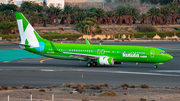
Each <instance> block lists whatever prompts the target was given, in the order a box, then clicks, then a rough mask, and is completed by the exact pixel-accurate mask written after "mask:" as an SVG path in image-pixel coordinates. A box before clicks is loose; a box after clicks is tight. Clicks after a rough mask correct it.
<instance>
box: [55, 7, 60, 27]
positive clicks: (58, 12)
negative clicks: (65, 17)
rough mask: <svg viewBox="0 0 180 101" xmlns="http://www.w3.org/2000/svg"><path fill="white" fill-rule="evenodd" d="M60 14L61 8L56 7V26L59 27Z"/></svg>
mask: <svg viewBox="0 0 180 101" xmlns="http://www.w3.org/2000/svg"><path fill="white" fill-rule="evenodd" d="M60 12H61V9H60V8H59V7H55V9H54V14H55V16H56V26H57V25H59V23H58V16H59V14H60Z"/></svg>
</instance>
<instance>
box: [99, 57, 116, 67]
mask: <svg viewBox="0 0 180 101" xmlns="http://www.w3.org/2000/svg"><path fill="white" fill-rule="evenodd" d="M97 64H98V65H114V59H113V58H109V57H99V58H97Z"/></svg>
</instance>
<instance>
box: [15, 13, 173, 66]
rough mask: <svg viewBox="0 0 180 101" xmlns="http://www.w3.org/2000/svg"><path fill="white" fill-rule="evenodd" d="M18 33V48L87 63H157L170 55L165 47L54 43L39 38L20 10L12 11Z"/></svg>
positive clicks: (89, 64) (95, 64) (90, 64)
mask: <svg viewBox="0 0 180 101" xmlns="http://www.w3.org/2000/svg"><path fill="white" fill-rule="evenodd" d="M15 14H16V19H17V23H18V28H19V32H20V37H21V43H20V44H19V45H20V47H21V48H23V49H25V50H27V51H29V52H33V53H36V54H39V55H43V56H46V57H51V58H56V59H67V60H84V61H88V63H87V66H97V65H114V64H116V63H121V62H141V63H155V68H157V65H161V64H163V63H164V62H167V61H169V60H172V59H173V57H172V56H171V55H169V54H167V53H166V52H165V51H163V50H160V49H157V48H152V47H142V46H122V45H94V44H90V43H89V42H88V40H87V39H85V42H86V44H70V43H55V42H51V41H48V40H45V39H43V38H41V37H40V36H39V35H38V33H37V32H36V31H35V30H34V28H33V27H32V26H31V24H30V23H29V22H28V21H27V19H26V18H25V17H24V16H23V14H22V13H15Z"/></svg>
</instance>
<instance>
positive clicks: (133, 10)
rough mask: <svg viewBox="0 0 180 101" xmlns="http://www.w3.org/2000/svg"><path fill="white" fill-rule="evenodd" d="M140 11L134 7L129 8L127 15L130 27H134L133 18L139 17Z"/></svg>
mask: <svg viewBox="0 0 180 101" xmlns="http://www.w3.org/2000/svg"><path fill="white" fill-rule="evenodd" d="M138 14H139V13H138V10H137V9H136V8H134V7H130V6H129V7H127V11H126V15H127V16H128V17H129V25H132V18H133V17H134V16H136V15H138Z"/></svg>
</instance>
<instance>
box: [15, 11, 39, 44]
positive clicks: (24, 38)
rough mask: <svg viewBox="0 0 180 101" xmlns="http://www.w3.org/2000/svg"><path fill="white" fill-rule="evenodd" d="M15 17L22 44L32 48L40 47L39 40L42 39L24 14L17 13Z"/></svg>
mask: <svg viewBox="0 0 180 101" xmlns="http://www.w3.org/2000/svg"><path fill="white" fill-rule="evenodd" d="M15 15H16V19H17V24H18V28H19V33H20V37H21V43H20V44H25V45H30V46H31V47H39V41H38V40H40V39H42V38H41V37H40V36H39V35H38V34H37V32H36V31H35V30H34V28H33V27H32V26H31V24H30V23H29V22H28V20H27V19H26V18H25V17H24V15H23V14H22V13H19V12H16V13H15Z"/></svg>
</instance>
